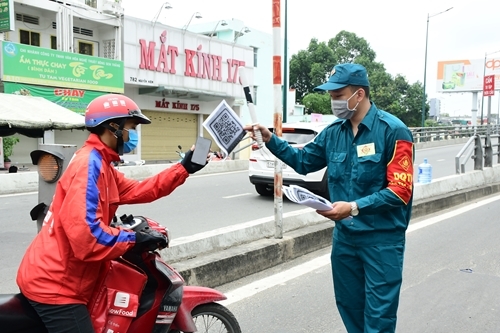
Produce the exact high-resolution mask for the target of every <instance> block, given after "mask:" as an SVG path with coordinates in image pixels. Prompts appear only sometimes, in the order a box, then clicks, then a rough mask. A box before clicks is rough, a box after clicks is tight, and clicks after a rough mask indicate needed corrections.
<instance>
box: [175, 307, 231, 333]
mask: <svg viewBox="0 0 500 333" xmlns="http://www.w3.org/2000/svg"><path fill="white" fill-rule="evenodd" d="M191 315H192V316H193V320H194V323H195V324H196V329H197V331H196V332H197V333H213V332H217V333H219V332H221V333H241V329H240V325H239V324H238V321H237V320H236V318H235V317H234V315H233V314H232V313H231V311H229V310H228V309H227V308H226V307H224V306H222V305H220V304H217V303H208V304H202V305H199V306H197V307H196V308H194V310H193V311H192V312H191ZM172 333H173V332H172ZM179 333H180V332H179Z"/></svg>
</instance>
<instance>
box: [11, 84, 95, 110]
mask: <svg viewBox="0 0 500 333" xmlns="http://www.w3.org/2000/svg"><path fill="white" fill-rule="evenodd" d="M4 90H5V93H7V94H16V95H27V96H36V97H43V98H45V99H47V100H49V101H51V102H54V103H56V104H58V105H60V106H62V107H65V108H66V109H69V110H72V111H75V112H77V113H80V114H84V113H85V109H86V108H87V105H88V104H89V103H90V102H91V101H92V100H93V99H94V98H96V97H99V96H101V95H103V94H104V93H103V92H97V91H89V90H83V89H74V88H49V87H41V86H32V85H29V84H19V83H12V82H4Z"/></svg>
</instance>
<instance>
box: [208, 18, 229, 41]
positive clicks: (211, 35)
mask: <svg viewBox="0 0 500 333" xmlns="http://www.w3.org/2000/svg"><path fill="white" fill-rule="evenodd" d="M219 23H220V25H221V26H223V27H225V26H226V25H227V22H226V21H225V20H219V21H217V24H216V25H215V28H214V31H212V33H211V34H210V38H212V37H213V36H214V34H215V30H217V27H218V26H219Z"/></svg>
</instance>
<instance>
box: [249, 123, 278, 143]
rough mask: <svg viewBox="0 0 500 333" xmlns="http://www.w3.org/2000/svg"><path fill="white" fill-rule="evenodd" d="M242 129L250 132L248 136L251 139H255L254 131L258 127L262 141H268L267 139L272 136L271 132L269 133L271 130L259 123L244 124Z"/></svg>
mask: <svg viewBox="0 0 500 333" xmlns="http://www.w3.org/2000/svg"><path fill="white" fill-rule="evenodd" d="M243 129H244V130H245V131H247V132H249V133H250V136H251V137H252V139H253V140H257V137H256V136H255V132H254V131H255V130H257V129H259V130H260V134H262V141H264V143H266V142H269V140H271V137H272V136H273V133H271V131H270V130H269V129H268V128H267V127H266V126H263V125H260V124H256V125H246V126H245V127H243Z"/></svg>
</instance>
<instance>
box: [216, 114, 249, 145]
mask: <svg viewBox="0 0 500 333" xmlns="http://www.w3.org/2000/svg"><path fill="white" fill-rule="evenodd" d="M210 127H211V128H212V130H213V131H214V132H215V134H216V135H217V136H218V139H219V141H220V142H222V143H223V144H224V145H225V146H226V147H227V148H229V147H230V145H231V142H232V141H234V140H235V138H239V137H240V134H241V132H242V129H241V127H240V126H239V123H238V121H236V120H235V119H234V118H233V116H232V114H231V113H230V111H229V110H228V109H227V108H224V109H223V110H222V112H221V113H220V114H219V116H218V117H216V118H214V119H213V121H212V123H211V124H210Z"/></svg>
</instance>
